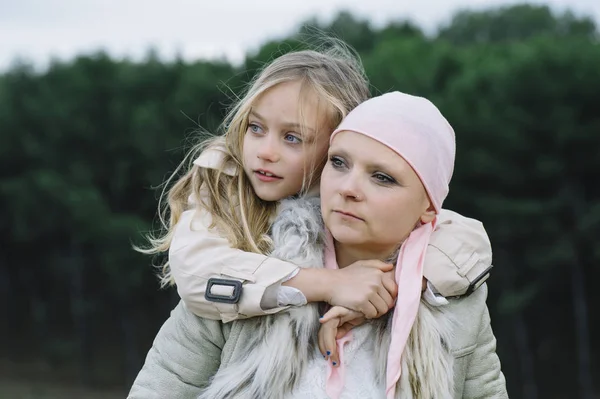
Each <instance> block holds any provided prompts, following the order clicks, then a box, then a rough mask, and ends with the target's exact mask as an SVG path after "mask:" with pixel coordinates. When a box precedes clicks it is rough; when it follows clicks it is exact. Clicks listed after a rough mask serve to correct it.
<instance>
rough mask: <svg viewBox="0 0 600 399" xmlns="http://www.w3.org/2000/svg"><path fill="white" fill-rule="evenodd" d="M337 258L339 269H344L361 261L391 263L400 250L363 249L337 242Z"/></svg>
mask: <svg viewBox="0 0 600 399" xmlns="http://www.w3.org/2000/svg"><path fill="white" fill-rule="evenodd" d="M334 245H335V257H336V260H337V264H338V267H339V268H340V269H343V268H344V267H346V266H350V265H351V264H353V263H354V262H358V261H360V260H371V259H376V260H381V261H383V262H386V261H389V260H390V258H391V257H393V256H394V255H395V254H396V252H397V250H398V248H396V247H393V248H373V247H370V248H363V247H357V246H351V245H344V244H341V243H339V242H335V243H334Z"/></svg>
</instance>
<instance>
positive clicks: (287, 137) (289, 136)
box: [284, 134, 302, 144]
mask: <svg viewBox="0 0 600 399" xmlns="http://www.w3.org/2000/svg"><path fill="white" fill-rule="evenodd" d="M284 140H285V141H287V142H288V143H292V144H299V143H302V140H300V138H298V137H296V136H294V135H293V134H286V135H285V137H284Z"/></svg>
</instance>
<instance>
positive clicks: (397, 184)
mask: <svg viewBox="0 0 600 399" xmlns="http://www.w3.org/2000/svg"><path fill="white" fill-rule="evenodd" d="M321 207H322V212H323V219H324V221H325V225H326V226H327V228H328V229H329V231H330V232H331V234H332V236H333V238H334V239H335V240H336V241H337V242H339V243H341V244H344V245H347V246H352V247H354V248H355V249H361V248H364V250H365V251H368V252H374V251H381V253H382V254H387V255H389V254H390V253H391V252H393V251H394V250H395V249H396V248H397V247H398V245H399V244H400V243H401V242H402V241H403V240H404V239H405V238H406V237H408V235H409V234H410V232H411V231H412V230H413V229H414V228H415V226H416V225H417V224H418V222H419V221H421V222H423V223H428V222H431V221H432V220H433V218H434V217H435V212H434V210H433V207H432V206H431V205H430V202H429V199H428V197H427V193H426V191H425V188H424V187H423V184H422V183H421V180H420V179H419V177H418V176H417V174H416V173H415V172H414V170H413V169H412V168H411V167H410V165H409V164H408V163H407V162H406V161H405V160H404V159H403V158H402V157H401V156H399V155H398V154H397V153H395V152H394V151H392V150H391V149H390V148H388V147H386V146H385V145H383V144H381V143H379V142H377V141H375V140H373V139H371V138H369V137H367V136H364V135H362V134H359V133H355V132H352V131H343V132H340V133H338V134H337V135H336V136H335V137H334V138H333V142H332V143H331V147H330V148H329V160H328V162H327V164H326V165H325V168H324V169H323V174H322V176H321Z"/></svg>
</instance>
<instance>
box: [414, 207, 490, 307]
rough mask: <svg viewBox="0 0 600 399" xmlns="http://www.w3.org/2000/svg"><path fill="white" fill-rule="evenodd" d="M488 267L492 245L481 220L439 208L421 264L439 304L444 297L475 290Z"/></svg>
mask: <svg viewBox="0 0 600 399" xmlns="http://www.w3.org/2000/svg"><path fill="white" fill-rule="evenodd" d="M491 268H492V246H491V244H490V240H489V238H488V235H487V233H486V231H485V229H484V227H483V224H482V223H481V222H479V221H477V220H475V219H470V218H467V217H465V216H462V215H460V214H458V213H456V212H452V211H449V210H446V209H442V211H441V212H440V215H438V221H437V225H436V228H435V230H434V231H433V234H432V235H431V239H430V240H429V247H428V248H427V254H426V256H425V263H424V265H423V275H424V277H425V278H426V279H427V280H428V281H429V283H430V284H429V286H430V287H429V288H431V289H432V290H433V291H434V292H435V293H436V294H438V295H437V296H438V297H440V298H438V299H440V303H439V304H444V303H445V301H444V299H443V297H446V298H451V297H458V296H463V295H468V294H470V293H472V292H473V291H475V290H476V289H477V288H479V286H481V285H482V284H483V283H484V282H485V281H486V280H487V278H488V277H489V274H490V270H491ZM428 291H429V290H428ZM428 294H430V292H428ZM430 297H432V295H431V296H430ZM426 299H427V300H428V302H430V303H431V301H430V300H429V297H427V296H426Z"/></svg>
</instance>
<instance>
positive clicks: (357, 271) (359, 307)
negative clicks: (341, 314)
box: [326, 260, 398, 319]
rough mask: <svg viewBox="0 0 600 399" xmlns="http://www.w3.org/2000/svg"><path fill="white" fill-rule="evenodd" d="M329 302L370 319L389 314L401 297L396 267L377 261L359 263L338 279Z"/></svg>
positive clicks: (336, 277) (344, 271)
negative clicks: (398, 297) (395, 279)
mask: <svg viewBox="0 0 600 399" xmlns="http://www.w3.org/2000/svg"><path fill="white" fill-rule="evenodd" d="M329 289H330V295H329V297H328V298H326V302H327V303H329V304H330V305H332V306H343V307H345V308H348V309H351V310H354V311H357V312H360V313H362V314H363V315H364V316H365V317H366V318H367V319H374V318H377V317H381V316H383V315H384V314H386V313H387V312H388V311H389V310H390V309H391V308H392V307H393V306H394V303H395V300H396V296H397V294H398V286H397V285H396V282H395V281H394V266H393V265H390V264H387V263H383V262H381V261H378V260H368V261H358V262H355V263H353V264H351V265H350V266H347V267H345V268H343V269H340V270H336V275H335V276H334V279H333V281H332V284H331V285H330V287H329Z"/></svg>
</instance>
